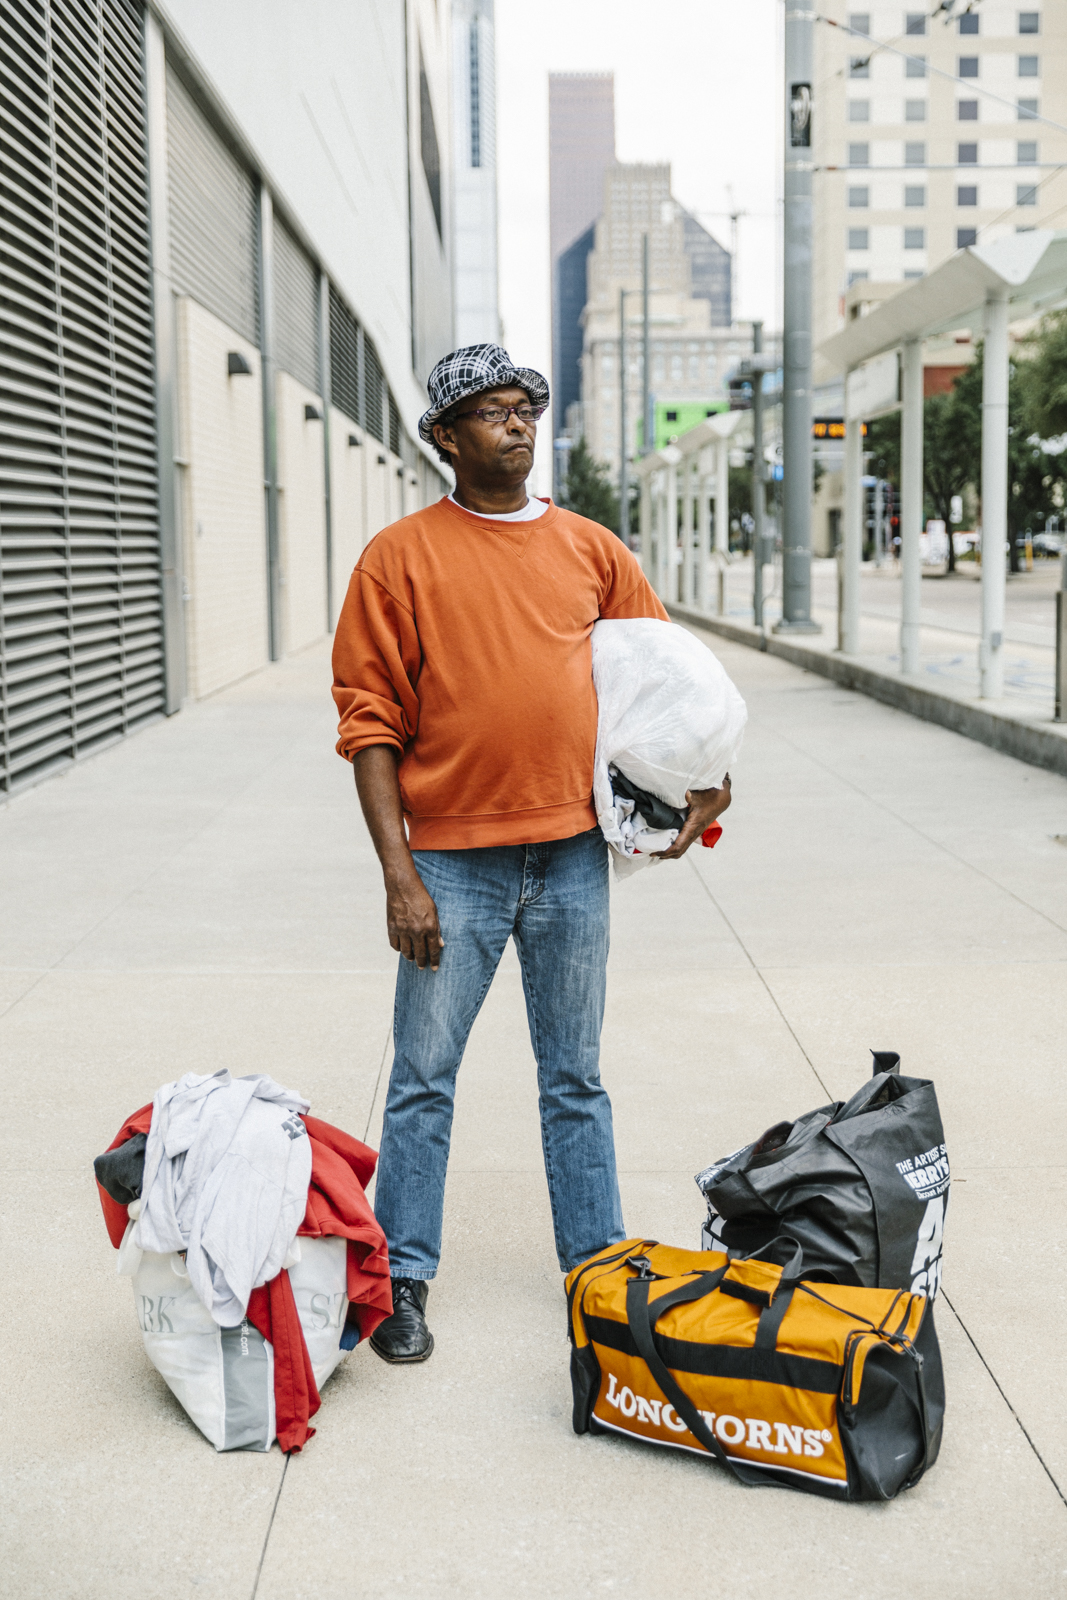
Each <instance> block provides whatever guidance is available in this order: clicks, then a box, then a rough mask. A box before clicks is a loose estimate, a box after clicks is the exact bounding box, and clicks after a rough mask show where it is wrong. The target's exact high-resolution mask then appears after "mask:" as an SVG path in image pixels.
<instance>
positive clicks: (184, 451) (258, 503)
mask: <svg viewBox="0 0 1067 1600" xmlns="http://www.w3.org/2000/svg"><path fill="white" fill-rule="evenodd" d="M177 340H178V386H179V389H178V392H179V427H180V450H179V456H180V459H181V461H182V462H183V463H184V465H183V467H182V557H183V563H184V575H185V582H186V588H187V599H186V607H185V624H186V650H187V654H188V688H189V693H190V695H192V696H193V698H195V699H199V698H201V697H202V696H203V695H206V694H211V693H212V692H213V691H214V690H216V689H221V688H222V687H223V685H224V684H227V683H233V682H234V681H235V680H236V679H238V678H242V677H244V676H245V675H246V674H247V673H250V672H254V671H255V670H256V669H257V668H258V667H261V666H264V665H265V663H266V661H267V656H268V641H267V554H266V525H265V512H264V498H263V421H262V417H263V412H262V394H261V388H260V376H259V353H258V351H257V350H256V349H255V347H254V346H253V345H250V344H248V343H247V341H246V340H244V339H241V338H240V337H239V336H238V335H237V334H235V333H234V332H233V330H232V329H230V328H228V327H227V326H226V325H225V323H223V322H220V321H219V319H218V318H217V317H214V316H212V315H211V313H210V312H209V311H205V310H204V309H203V307H202V306H199V305H197V303H196V302H195V301H194V300H190V299H188V298H187V297H182V298H181V299H179V301H178V316H177ZM230 350H237V351H239V352H240V353H241V354H242V355H243V356H244V357H245V359H246V360H247V361H248V364H249V366H250V367H251V368H252V375H251V376H250V377H249V376H245V375H241V376H235V377H232V378H231V377H229V376H228V375H227V371H226V355H227V352H228V351H230Z"/></svg>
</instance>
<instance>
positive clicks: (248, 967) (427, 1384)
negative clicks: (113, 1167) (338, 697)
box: [0, 635, 1067, 1600]
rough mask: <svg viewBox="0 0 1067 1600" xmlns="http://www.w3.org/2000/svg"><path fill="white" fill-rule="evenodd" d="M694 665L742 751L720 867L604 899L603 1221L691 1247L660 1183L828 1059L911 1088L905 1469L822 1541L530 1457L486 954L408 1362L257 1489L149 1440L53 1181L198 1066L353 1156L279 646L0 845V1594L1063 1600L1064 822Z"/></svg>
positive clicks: (371, 1384)
mask: <svg viewBox="0 0 1067 1600" xmlns="http://www.w3.org/2000/svg"><path fill="white" fill-rule="evenodd" d="M703 637H705V639H706V638H707V636H706V635H704V636H703ZM714 643H715V648H716V650H717V652H718V653H719V654H720V655H721V657H722V659H723V660H724V661H725V663H726V665H727V667H728V669H729V671H730V672H731V673H732V674H733V676H734V677H735V679H736V681H737V683H738V684H739V686H740V688H741V689H742V692H743V693H744V694H745V695H746V697H747V699H748V702H749V706H750V711H751V718H752V720H751V724H750V729H749V733H748V736H747V740H746V746H745V751H744V756H743V761H742V763H741V765H740V766H739V768H738V771H737V773H736V774H735V789H734V793H735V803H734V807H733V809H732V810H731V812H730V813H729V816H728V818H727V821H726V831H725V836H724V838H723V840H722V842H721V844H720V845H719V847H718V848H717V849H716V850H715V851H714V852H707V851H699V850H697V851H695V852H692V853H691V854H690V856H689V857H688V858H687V859H686V860H685V861H684V862H681V863H678V864H670V865H667V866H661V867H656V868H655V869H653V870H651V871H649V872H647V873H644V874H642V875H640V876H639V877H637V878H636V879H634V880H632V881H630V882H628V883H626V884H623V885H621V886H618V887H617V888H616V890H615V892H614V928H613V950H612V958H611V985H610V992H609V1005H608V1018H607V1024H606V1029H605V1038H604V1053H603V1071H604V1076H605V1079H606V1082H607V1084H608V1086H609V1088H610V1090H611V1092H612V1096H613V1100H614V1106H615V1123H616V1134H617V1141H618V1148H619V1158H620V1167H621V1172H622V1182H623V1198H624V1203H625V1206H626V1216H627V1223H628V1226H629V1227H630V1228H631V1229H632V1230H633V1231H634V1232H640V1233H644V1234H646V1235H648V1236H651V1237H657V1238H659V1239H662V1240H664V1241H669V1242H672V1243H677V1244H681V1245H688V1246H691V1247H694V1248H695V1247H696V1246H697V1244H698V1239H699V1230H700V1221H701V1209H702V1207H701V1201H700V1196H699V1195H698V1192H697V1190H696V1187H695V1185H694V1183H693V1181H692V1174H693V1173H695V1172H696V1171H697V1170H698V1169H699V1168H700V1167H701V1166H703V1165H704V1164H706V1163H707V1162H708V1161H709V1160H710V1159H711V1158H713V1157H715V1156H717V1155H721V1154H722V1153H724V1152H726V1151H729V1150H732V1149H734V1148H736V1147H737V1146H739V1145H741V1144H743V1143H745V1142H746V1141H747V1140H749V1139H751V1138H752V1137H754V1136H755V1135H756V1134H758V1133H759V1132H760V1131H762V1129H763V1128H765V1127H766V1126H768V1125H769V1124H770V1123H772V1122H775V1121H778V1120H779V1119H781V1118H783V1117H791V1116H794V1115H797V1114H799V1113H800V1112H802V1111H804V1110H807V1109H809V1108H811V1107H813V1106H816V1105H819V1104H821V1103H823V1102H824V1101H825V1100H827V1099H828V1098H838V1097H844V1096H846V1095H848V1094H850V1093H851V1092H852V1091H853V1090H854V1089H855V1088H856V1087H857V1086H858V1085H859V1084H860V1083H861V1081H862V1080H863V1079H864V1078H865V1077H866V1076H867V1074H868V1072H869V1056H868V1054H867V1052H868V1049H869V1048H870V1047H877V1048H895V1049H898V1050H899V1051H900V1052H901V1053H902V1056H903V1059H904V1067H905V1070H910V1071H913V1072H915V1073H918V1074H929V1075H931V1076H933V1077H934V1078H935V1080H936V1082H937V1086H938V1092H939V1096H940V1100H941V1107H942V1112H943V1116H944V1120H945V1124H946V1129H947V1137H948V1141H949V1149H950V1153H951V1156H952V1160H953V1174H954V1178H955V1184H954V1188H953V1195H952V1205H951V1210H950V1220H949V1226H948V1231H947V1236H946V1271H945V1291H946V1293H945V1296H944V1300H943V1301H942V1302H941V1303H939V1312H938V1327H939V1331H940V1335H941V1341H942V1346H943V1350H944V1357H945V1364H946V1377H947V1382H948V1388H949V1411H948V1417H947V1422H946V1432H945V1442H944V1447H943V1450H942V1454H941V1459H940V1461H939V1463H938V1464H937V1466H936V1467H935V1468H934V1469H933V1470H932V1471H931V1472H930V1473H929V1475H928V1476H927V1477H926V1478H925V1479H924V1480H923V1482H922V1483H921V1484H920V1485H919V1486H918V1487H917V1488H916V1489H915V1490H913V1491H911V1492H910V1493H908V1494H905V1495H903V1496H902V1497H901V1498H900V1499H898V1500H897V1501H895V1502H894V1503H892V1504H890V1505H888V1506H867V1505H862V1506H840V1505H836V1504H832V1503H830V1502H828V1501H823V1500H817V1499H812V1498H809V1497H806V1496H802V1495H797V1494H789V1493H787V1492H784V1491H774V1492H768V1493H767V1494H762V1493H757V1492H754V1491H750V1490H746V1489H743V1488H740V1487H739V1486H737V1485H735V1484H734V1483H733V1482H730V1481H727V1480H726V1479H725V1478H724V1476H723V1475H722V1474H721V1472H719V1471H718V1470H717V1469H716V1468H714V1467H713V1466H711V1465H708V1464H706V1463H704V1462H702V1461H700V1460H697V1459H695V1458H692V1457H688V1456H683V1455H674V1454H671V1453H668V1452H659V1451H655V1450H652V1449H650V1448H647V1447H642V1446H640V1445H637V1444H633V1443H630V1442H628V1441H625V1440H622V1439H618V1440H615V1439H604V1438H595V1439H594V1438H581V1439H579V1438H576V1437H575V1436H574V1434H573V1433H572V1432H571V1428H570V1391H569V1382H568V1375H567V1356H568V1352H567V1345H566V1342H565V1337H564V1320H565V1319H564V1308H563V1300H562V1294H561V1282H560V1276H559V1273H558V1272H557V1270H556V1265H555V1258H554V1252H553V1249H552V1241H551V1226H550V1220H549V1211H548V1202H547V1196H546V1191H545V1184H544V1176H543V1172H542V1169H541V1154H540V1141H539V1135H538V1127H537V1115H536V1099H537V1095H536V1084H535V1078H534V1068H533V1060H532V1056H531V1052H530V1047H529V1042H528V1038H527V1033H526V1023H525V1014H524V1007H523V1002H522V993H521V985H520V981H519V975H518V971H517V966H516V963H515V960H514V957H513V955H512V953H511V951H510V949H509V952H508V955H507V956H506V958H505V962H504V964H503V967H502V969H501V972H500V974H499V976H498V978H497V981H496V982H495V984H494V985H493V988H492V990H491V991H490V994H489V997H488V1000H487V1003H486V1006H485V1009H484V1011H483V1014H482V1016H481V1018H480V1020H479V1022H478V1024H477V1026H476V1028H475V1032H474V1035H473V1038H472V1042H471V1046H470V1050H469V1052H468V1058H467V1061H466V1063H465V1066H464V1069H463V1072H462V1073H461V1075H460V1091H459V1097H458V1106H457V1116H456V1126H455V1134H454V1140H453V1153H452V1164H451V1169H450V1175H449V1189H448V1198H447V1206H446V1219H445V1222H446V1234H445V1255H444V1262H443V1266H442V1270H441V1274H440V1276H439V1278H438V1279H437V1281H436V1283H435V1285H434V1286H433V1288H432V1290H431V1297H430V1304H429V1309H430V1316H431V1324H432V1327H433V1329H434V1333H435V1335H436V1338H437V1351H436V1353H435V1355H434V1357H433V1359H432V1360H431V1361H430V1362H429V1363H427V1364H426V1365H425V1366H420V1367H415V1368H410V1369H399V1370H397V1369H392V1368H389V1367H386V1366H385V1365H384V1364H383V1363H382V1362H380V1361H379V1360H377V1358H376V1357H375V1356H374V1355H373V1353H372V1352H371V1351H370V1350H369V1349H365V1348H364V1349H358V1350H356V1351H355V1352H354V1353H353V1354H352V1355H351V1356H350V1357H349V1358H348V1359H347V1361H346V1362H345V1363H344V1364H343V1365H342V1367H341V1369H340V1370H339V1372H338V1374H337V1375H336V1376H335V1377H334V1378H333V1379H332V1380H331V1381H330V1383H329V1384H328V1385H327V1386H326V1388H325V1391H324V1395H323V1405H322V1410H321V1411H320V1413H319V1415H318V1417H317V1418H316V1425H317V1427H318V1434H317V1436H316V1437H315V1439H313V1440H312V1441H311V1442H310V1443H309V1445H308V1447H307V1449H306V1450H305V1451H304V1452H303V1454H301V1455H299V1456H294V1457H292V1458H290V1459H289V1460H288V1461H285V1460H284V1459H283V1458H282V1457H281V1456H280V1454H279V1452H278V1451H277V1450H276V1449H275V1450H273V1451H271V1452H270V1454H268V1455H265V1456H264V1455H250V1454H230V1455H216V1453H215V1452H214V1450H213V1449H212V1448H211V1447H210V1446H209V1445H208V1444H207V1443H206V1442H205V1441H204V1440H203V1439H202V1438H201V1437H200V1435H199V1434H198V1433H197V1432H196V1430H195V1429H194V1428H193V1426H192V1425H191V1424H190V1423H189V1422H188V1420H187V1419H186V1418H185V1416H184V1414H183V1413H182V1411H181V1410H180V1408H179V1407H178V1406H177V1404H176V1403H175V1402H174V1401H173V1399H172V1398H171V1397H170V1395H169V1394H168V1392H167V1391H166V1389H165V1387H164V1386H163V1384H162V1381H161V1380H160V1379H159V1378H158V1377H157V1375H156V1374H155V1372H154V1371H153V1370H152V1369H151V1367H150V1366H149V1365H148V1362H147V1360H146V1358H145V1356H144V1354H143V1350H142V1347H141V1340H140V1334H139V1332H138V1329H137V1323H136V1319H135V1316H134V1308H133V1306H132V1304H131V1295H130V1289H129V1285H128V1283H127V1282H125V1281H122V1280H119V1279H118V1278H117V1277H116V1276H115V1260H114V1252H113V1251H112V1250H111V1248H110V1245H109V1244H108V1241H107V1237H106V1234H105V1232H104V1227H103V1223H102V1220H101V1217H100V1212H99V1207H98V1204H97V1200H96V1194H95V1188H94V1185H93V1182H92V1170H91V1161H92V1157H93V1156H94V1155H96V1154H97V1153H98V1152H99V1151H100V1150H102V1149H103V1148H104V1147H105V1145H106V1144H107V1143H108V1142H109V1141H110V1139H111V1138H112V1136H113V1134H114V1132H115V1130H116V1128H117V1127H118V1125H119V1123H120V1122H121V1120H122V1118H123V1116H124V1115H125V1114H126V1113H127V1112H129V1111H130V1110H132V1109H133V1108H134V1107H136V1106H139V1105H141V1104H143V1103H144V1102H145V1101H146V1100H147V1099H149V1098H150V1096H151V1095H152V1093H153V1091H154V1090H155V1088H156V1087H157V1086H158V1085H159V1084H160V1083H162V1082H164V1081H166V1080H167V1079H170V1078H173V1077H175V1076H176V1075H177V1074H179V1073H181V1072H183V1071H187V1070H195V1071H207V1070H210V1069H213V1068H214V1067H216V1066H218V1065H220V1064H226V1065H228V1066H230V1068H231V1069H232V1070H233V1071H234V1072H238V1073H239V1072H248V1071H257V1070H262V1071H266V1072H269V1073H271V1074H272V1075H273V1076H275V1077H276V1078H278V1079H279V1080H280V1081H282V1082H284V1083H287V1084H290V1085H293V1086H296V1087H298V1088H300V1089H301V1090H302V1091H303V1092H304V1093H305V1094H306V1095H307V1096H308V1097H309V1098H310V1099H311V1101H312V1107H313V1110H314V1112H315V1113H316V1114H317V1115H319V1116H322V1117H325V1118H327V1119H328V1120H330V1121H333V1122H336V1123H338V1124H340V1125H341V1126H342V1127H344V1128H347V1129H348V1130H350V1131H351V1132H353V1133H355V1134H357V1135H358V1136H360V1137H367V1138H368V1139H369V1140H370V1141H371V1142H372V1143H375V1142H376V1141H377V1138H378V1130H379V1119H380V1114H381V1105H382V1097H383V1090H384V1084H385V1078H386V1075H387V1072H388V1060H389V1031H390V1021H391V1010H392V988H393V971H394V962H395V959H396V958H395V957H394V956H393V955H392V953H391V952H390V951H389V949H388V946H387V944H386V941H385V937H384V932H383V917H382V894H381V889H380V880H379V877H378V872H377V867H376V863H375V861H374V858H373V854H372V851H371V849H370V846H369V843H368V841H367V838H366V835H365V832H364V830H363V827H362V824H361V822H360V821H359V819H358V814H357V807H356V802H355V798H354V794H353V792H352V780H351V775H350V773H349V771H348V769H347V768H346V767H345V766H344V765H343V764H342V763H341V762H340V761H338V760H337V758H336V756H334V755H333V754H332V716H331V707H330V702H329V694H328V662H327V654H326V651H325V649H316V650H315V651H314V652H312V653H309V654H307V655H305V656H303V657H301V658H299V659H297V660H293V661H290V662H287V663H285V664H284V665H282V666H280V667H277V668H272V669H270V670H269V671H267V672H265V673H263V674H261V675H260V676H258V677H256V678H254V679H250V680H248V681H247V682H246V683H244V684H242V685H240V686H238V687H237V688H235V689H233V690H230V691H228V692H226V693H225V694H221V695H219V696H217V697H216V698H215V699H213V700H210V701H208V702H205V703H202V704H200V705H198V706H196V707H194V708H192V709H191V710H189V711H187V712H185V713H183V714H182V715H181V716H179V717H176V718H174V719H172V720H171V721H170V722H167V723H165V724H162V725H158V726H156V727H154V728H152V729H149V730H147V731H146V732H144V733H143V734H141V735H139V736H138V737H136V738H134V739H132V740H130V741H129V742H128V743H127V744H125V745H122V746H120V747H118V748H116V749H114V750H112V751H110V752H108V753H106V754H104V755H102V756H100V757H99V758H97V759H95V760H93V761H91V762H88V763H86V764H85V765H84V766H81V767H79V768H76V769H74V770H73V771H71V772H70V773H69V774H68V775H66V776H65V777H63V778H59V779H56V780H54V781H52V782H49V783H46V784H44V785H42V786H41V787H40V788H38V789H36V790H34V791H32V792H30V793H28V794H26V795H24V796H22V797H21V798H20V799H18V800H16V801H14V802H13V803H12V804H11V805H10V806H9V807H8V808H7V809H6V810H4V811H2V812H0V1010H3V1015H2V1017H0V1059H2V1061H3V1071H4V1083H5V1086H6V1089H7V1100H8V1108H9V1109H8V1115H7V1117H6V1118H5V1120H4V1128H3V1133H2V1140H3V1151H4V1162H3V1169H2V1179H0V1182H2V1185H3V1205H2V1217H3V1235H2V1237H3V1250H4V1261H5V1265H6V1281H7V1285H8V1288H7V1306H6V1316H5V1338H4V1350H5V1359H4V1362H3V1371H2V1379H0V1382H2V1386H3V1387H2V1394H3V1416H4V1422H5V1426H4V1429H3V1437H2V1443H0V1451H2V1466H0V1485H2V1487H0V1539H2V1547H3V1550H4V1560H3V1562H2V1564H0V1595H3V1596H5V1597H7V1596H11V1597H16V1596H17V1597H18V1600H68V1597H70V1600H74V1597H78V1600H154V1597H156V1596H163V1595H167V1596H172V1595H173V1596H178V1595H184V1594H189V1595H196V1596H201V1595H203V1596H217V1597H219V1600H238V1597H239V1600H251V1597H252V1596H253V1595H255V1596H256V1597H258V1600H300V1597H305V1596H306V1597H309V1600H310V1597H312V1596H315V1597H316V1600H350V1597H351V1600H355V1597H359V1600H379V1597H381V1600H386V1597H392V1596H397V1597H400V1596H413V1597H419V1600H437V1597H449V1600H451V1597H453V1596H456V1597H460V1596H463V1597H473V1600H499V1597H503V1596H508V1597H511V1596H523V1597H526V1596H528V1597H531V1600H541V1597H546V1596H550V1597H557V1596H558V1597H560V1600H571V1597H574V1596H579V1595H583V1596H584V1595H594V1594H600V1593H612V1594H626V1595H631V1594H632V1595H634V1596H635V1597H636V1596H640V1597H641V1600H690V1597H692V1600H697V1597H701V1600H703V1597H705V1596H708V1595H713V1594H719V1593H723V1592H725V1593H729V1594H730V1595H732V1596H740V1597H744V1600H749V1597H752V1600H755V1597H763V1596H765V1595H769V1594H777V1595H781V1596H785V1597H788V1600H883V1597H884V1600H890V1597H892V1600H896V1597H897V1596H898V1595H900V1594H901V1593H905V1594H915V1593H921V1594H923V1595H927V1594H936V1595H937V1596H938V1597H939V1600H987V1597H988V1600H994V1597H995V1600H1016V1597H1018V1600H1032V1597H1033V1600H1043V1597H1045V1596H1053V1595H1058V1594H1062V1593H1063V1592H1064V1589H1065V1588H1067V1503H1065V1501H1064V1493H1065V1492H1067V1417H1065V1414H1064V1408H1063V1405H1062V1399H1061V1396H1062V1387H1063V1380H1062V1372H1061V1367H1062V1361H1061V1349H1062V1337H1063V1336H1062V1321H1063V1309H1064V1305H1065V1300H1067V1273H1065V1247H1064V1242H1063V1227H1062V1214H1063V1206H1064V1202H1065V1200H1067V1156H1065V1153H1064V1140H1063V1127H1064V1117H1065V1113H1067V1087H1065V1082H1064V1074H1063V1062H1064V1056H1065V1045H1067V844H1065V843H1064V840H1067V782H1065V781H1064V779H1062V778H1059V777H1056V776H1054V775H1051V774H1049V773H1046V772H1042V771H1040V770H1037V769H1035V768H1033V767H1028V766H1024V765H1022V764H1020V763H1017V762H1015V761H1013V760H1011V759H1010V758H1008V757H1005V756H1001V755H998V754H997V753H995V752H994V751H992V750H989V749H987V748H985V747H984V746H982V745H979V744H976V743H973V742H971V741H969V740H966V739H963V738H960V737H958V736H957V735H954V734H952V733H950V732H947V731H945V730H944V729H942V728H938V727H936V726H933V725H931V724H929V723H923V722H919V721H916V720H914V719H913V718H911V717H908V716H907V715H904V714H902V713H900V712H897V711H894V710H891V709H889V708H887V707H885V706H882V705H879V704H877V703H876V702H874V701H871V700H869V699H866V698H864V697H863V696H861V695H858V694H852V693H848V692H846V691H843V690H841V689H840V688H838V687H836V686H835V685H834V684H833V683H831V682H828V681H826V680H825V679H823V678H820V677H817V676H814V675H812V674H809V673H805V672H802V671H800V670H799V669H797V668H796V667H793V666H791V665H789V664H787V663H786V662H784V661H781V660H778V659H775V658H772V657H769V656H766V655H761V654H759V653H757V652H756V651H753V650H749V649H745V648H743V647H740V646H735V645H731V644H729V643H727V642H724V641H714ZM4 1008H6V1009H4Z"/></svg>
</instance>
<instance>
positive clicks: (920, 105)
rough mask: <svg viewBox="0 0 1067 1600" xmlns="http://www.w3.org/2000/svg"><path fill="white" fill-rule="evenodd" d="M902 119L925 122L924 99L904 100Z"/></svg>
mask: <svg viewBox="0 0 1067 1600" xmlns="http://www.w3.org/2000/svg"><path fill="white" fill-rule="evenodd" d="M904 121H905V122H925V121H926V101H925V100H905V102H904Z"/></svg>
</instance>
